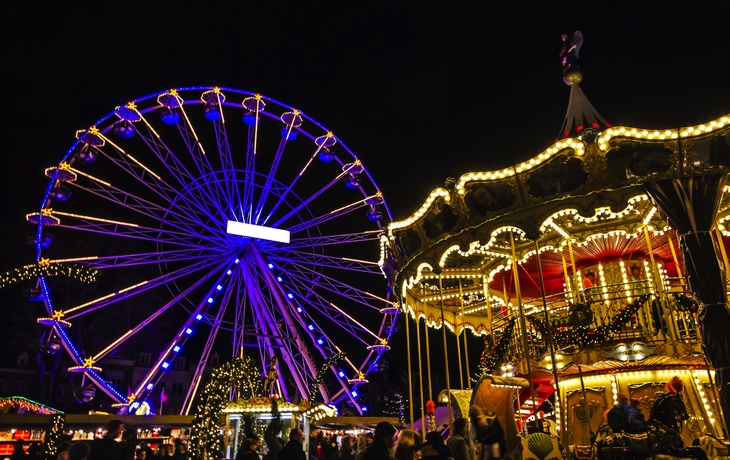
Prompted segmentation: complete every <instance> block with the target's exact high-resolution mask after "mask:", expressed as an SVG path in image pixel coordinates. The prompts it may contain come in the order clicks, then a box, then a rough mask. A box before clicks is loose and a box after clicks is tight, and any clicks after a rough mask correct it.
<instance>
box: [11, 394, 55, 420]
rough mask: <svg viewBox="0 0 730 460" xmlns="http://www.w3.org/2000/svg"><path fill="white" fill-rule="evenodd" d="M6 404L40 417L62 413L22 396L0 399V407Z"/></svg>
mask: <svg viewBox="0 0 730 460" xmlns="http://www.w3.org/2000/svg"><path fill="white" fill-rule="evenodd" d="M8 404H10V405H13V406H15V407H18V408H20V409H23V410H24V411H26V412H35V413H37V414H41V415H49V414H62V413H63V412H61V411H60V410H58V409H54V408H52V407H48V406H46V405H43V404H41V403H38V402H35V401H32V400H30V399H28V398H24V397H22V396H8V397H7V398H0V407H2V406H5V405H8Z"/></svg>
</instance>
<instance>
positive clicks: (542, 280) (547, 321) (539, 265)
mask: <svg viewBox="0 0 730 460" xmlns="http://www.w3.org/2000/svg"><path fill="white" fill-rule="evenodd" d="M535 257H536V260H537V274H538V276H539V278H540V293H541V294H542V309H543V311H544V312H545V328H546V332H547V342H548V347H549V350H550V359H551V361H552V364H553V378H554V379H555V395H556V398H555V400H556V401H557V403H558V404H559V405H560V406H562V401H560V385H559V383H558V364H557V359H556V358H555V343H554V342H553V333H552V326H551V325H550V312H549V311H548V307H547V299H546V298H545V278H544V276H543V273H542V263H541V262H540V245H539V244H538V243H537V240H535ZM555 418H557V414H555ZM555 422H556V423H557V420H556V421H555ZM564 423H565V417H560V434H561V436H562V434H563V433H565V429H564V428H565V426H564Z"/></svg>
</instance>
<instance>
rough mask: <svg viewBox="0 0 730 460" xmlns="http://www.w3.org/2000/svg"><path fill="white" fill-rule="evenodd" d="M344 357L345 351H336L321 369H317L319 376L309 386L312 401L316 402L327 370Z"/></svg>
mask: <svg viewBox="0 0 730 460" xmlns="http://www.w3.org/2000/svg"><path fill="white" fill-rule="evenodd" d="M344 358H345V354H344V353H343V352H339V353H336V354H334V355H332V356H330V358H329V359H328V360H327V361H326V362H325V363H324V364H322V366H321V367H320V368H319V370H318V371H317V377H316V378H315V379H314V382H312V385H311V386H310V387H309V395H307V399H308V400H309V401H310V402H311V403H314V400H315V398H316V397H317V389H318V388H319V386H320V385H321V384H322V379H323V378H324V376H325V374H326V373H327V370H329V368H330V367H332V366H333V365H334V364H335V363H336V362H337V361H339V360H341V359H344ZM313 405H314V404H313Z"/></svg>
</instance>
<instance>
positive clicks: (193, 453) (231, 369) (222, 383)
mask: <svg viewBox="0 0 730 460" xmlns="http://www.w3.org/2000/svg"><path fill="white" fill-rule="evenodd" d="M234 386H235V387H236V390H237V392H238V397H239V398H245V399H249V398H252V397H254V396H256V395H259V394H261V391H262V389H263V384H262V382H261V379H260V378H259V370H258V368H257V367H256V362H255V361H254V360H253V359H252V358H251V357H250V356H244V357H238V358H234V359H233V361H231V362H230V363H226V364H223V365H222V366H220V367H217V368H215V369H214V370H213V373H212V374H211V376H210V381H209V382H208V383H207V384H206V385H205V390H203V394H202V395H201V399H200V403H199V404H198V408H197V410H196V413H195V418H194V419H193V424H192V427H191V428H190V441H189V443H188V455H189V456H190V458H194V459H202V458H206V459H207V460H212V459H218V458H221V451H222V449H223V437H222V435H221V433H220V427H219V423H220V418H221V415H222V414H223V409H224V408H225V407H226V405H227V404H228V395H229V394H230V391H231V388H232V387H234Z"/></svg>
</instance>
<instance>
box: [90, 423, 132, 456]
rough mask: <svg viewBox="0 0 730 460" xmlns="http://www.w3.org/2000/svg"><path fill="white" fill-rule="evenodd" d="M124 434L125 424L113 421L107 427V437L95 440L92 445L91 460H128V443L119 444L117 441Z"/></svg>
mask: <svg viewBox="0 0 730 460" xmlns="http://www.w3.org/2000/svg"><path fill="white" fill-rule="evenodd" d="M123 433H124V422H122V421H121V420H112V421H110V422H109V423H107V425H106V435H105V436H104V437H103V438H101V439H95V440H94V442H93V444H92V445H91V453H90V454H89V460H126V458H127V453H128V452H127V447H128V445H127V444H126V443H120V442H117V439H118V438H119V437H120V436H122V434H123Z"/></svg>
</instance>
